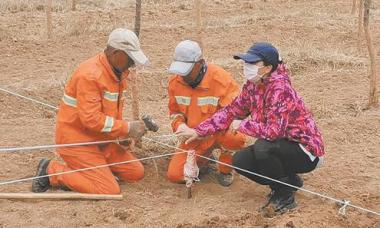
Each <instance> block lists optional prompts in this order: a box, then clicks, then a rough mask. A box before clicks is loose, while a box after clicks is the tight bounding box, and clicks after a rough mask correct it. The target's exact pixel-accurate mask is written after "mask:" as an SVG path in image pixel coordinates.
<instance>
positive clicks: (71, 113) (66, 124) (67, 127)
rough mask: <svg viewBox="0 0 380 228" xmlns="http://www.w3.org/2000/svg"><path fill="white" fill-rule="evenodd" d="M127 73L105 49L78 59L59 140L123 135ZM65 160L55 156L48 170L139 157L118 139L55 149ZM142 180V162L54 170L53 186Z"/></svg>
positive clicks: (110, 190)
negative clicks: (116, 69) (118, 70)
mask: <svg viewBox="0 0 380 228" xmlns="http://www.w3.org/2000/svg"><path fill="white" fill-rule="evenodd" d="M126 76H127V74H124V75H123V76H122V79H121V80H119V79H118V78H117V76H116V75H115V74H114V73H113V71H112V67H111V65H110V64H109V62H108V60H107V57H106V55H105V54H104V53H100V54H98V55H96V56H95V57H93V58H91V59H89V60H87V61H85V62H83V63H82V64H80V66H79V67H78V69H77V70H76V71H75V72H74V74H73V76H72V77H71V79H70V81H69V82H68V84H67V85H66V88H65V93H64V95H63V99H62V102H61V104H60V106H59V112H58V117H57V125H56V143H57V144H65V143H78V142H92V141H103V140H112V139H117V138H119V137H121V138H125V137H126V136H127V134H128V123H127V122H126V121H124V120H122V111H123V103H124V99H125V98H124V97H123V93H124V92H125V89H126V87H127V81H126ZM57 152H58V154H59V155H60V156H61V158H62V159H63V160H64V161H65V163H66V164H63V163H61V162H58V161H51V162H50V164H49V166H48V174H53V173H58V172H66V171H70V170H75V169H82V168H88V167H94V166H99V165H105V164H108V163H114V162H121V161H128V160H133V159H136V158H135V157H134V156H133V155H132V154H131V152H130V151H129V149H126V148H125V147H122V146H120V145H119V144H117V143H110V144H106V145H89V146H78V147H66V148H59V149H57ZM114 175H116V176H117V177H118V178H119V179H121V180H124V181H138V180H140V179H142V178H143V176H144V167H143V165H142V164H141V163H140V162H132V163H127V164H121V165H115V166H110V167H103V168H98V169H93V170H86V171H82V172H75V173H70V174H64V175H58V176H52V177H50V178H49V180H50V184H51V185H52V186H57V185H64V186H66V187H68V188H70V189H71V190H74V191H77V192H82V193H94V194H117V193H120V187H119V185H118V183H117V181H116V179H115V177H114Z"/></svg>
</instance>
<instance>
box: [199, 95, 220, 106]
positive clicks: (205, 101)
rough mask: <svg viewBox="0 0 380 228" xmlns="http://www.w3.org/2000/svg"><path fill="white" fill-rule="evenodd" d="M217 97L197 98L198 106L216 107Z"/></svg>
mask: <svg viewBox="0 0 380 228" xmlns="http://www.w3.org/2000/svg"><path fill="white" fill-rule="evenodd" d="M218 102H219V97H199V98H198V106H203V105H214V106H218Z"/></svg>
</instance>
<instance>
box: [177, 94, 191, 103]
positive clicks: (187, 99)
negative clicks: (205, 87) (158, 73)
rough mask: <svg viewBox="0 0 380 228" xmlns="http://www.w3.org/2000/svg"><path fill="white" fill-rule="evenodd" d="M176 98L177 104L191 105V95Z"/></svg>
mask: <svg viewBox="0 0 380 228" xmlns="http://www.w3.org/2000/svg"><path fill="white" fill-rule="evenodd" d="M175 100H176V101H177V104H181V105H190V103H191V98H190V97H183V96H175Z"/></svg>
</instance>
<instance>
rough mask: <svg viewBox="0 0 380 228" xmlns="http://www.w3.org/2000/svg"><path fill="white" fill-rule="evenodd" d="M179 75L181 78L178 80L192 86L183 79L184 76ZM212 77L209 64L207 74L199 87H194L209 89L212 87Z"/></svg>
mask: <svg viewBox="0 0 380 228" xmlns="http://www.w3.org/2000/svg"><path fill="white" fill-rule="evenodd" d="M178 77H179V80H178V81H179V82H180V83H181V84H183V85H185V86H188V87H190V86H189V85H188V84H187V83H186V82H185V81H184V80H183V78H182V76H178ZM212 79H213V78H212V75H211V74H210V68H209V66H208V67H207V71H206V74H205V76H204V77H203V79H202V81H201V83H200V84H199V85H198V86H197V87H195V88H194V89H197V88H200V89H206V90H207V89H209V88H210V82H211V80H212Z"/></svg>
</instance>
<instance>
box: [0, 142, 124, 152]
mask: <svg viewBox="0 0 380 228" xmlns="http://www.w3.org/2000/svg"><path fill="white" fill-rule="evenodd" d="M127 140H129V139H122V140H106V141H95V142H82V143H67V144H52V145H41V146H25V147H9V148H0V152H12V151H24V150H44V149H52V148H62V147H76V146H88V145H98V144H106V143H119V142H124V141H127Z"/></svg>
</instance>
